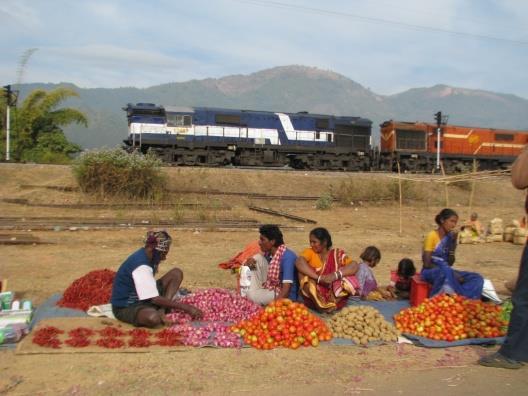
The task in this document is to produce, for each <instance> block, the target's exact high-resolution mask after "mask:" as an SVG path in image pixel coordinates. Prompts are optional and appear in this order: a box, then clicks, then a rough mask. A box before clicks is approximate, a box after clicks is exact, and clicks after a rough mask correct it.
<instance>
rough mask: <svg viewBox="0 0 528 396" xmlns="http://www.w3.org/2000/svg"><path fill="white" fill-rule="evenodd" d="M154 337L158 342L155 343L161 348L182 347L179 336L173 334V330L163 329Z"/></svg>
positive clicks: (175, 333)
mask: <svg viewBox="0 0 528 396" xmlns="http://www.w3.org/2000/svg"><path fill="white" fill-rule="evenodd" d="M156 337H157V338H158V342H157V344H158V345H162V346H176V345H182V342H181V336H180V334H179V333H177V332H175V331H174V330H170V329H163V330H161V331H159V332H157V333H156Z"/></svg>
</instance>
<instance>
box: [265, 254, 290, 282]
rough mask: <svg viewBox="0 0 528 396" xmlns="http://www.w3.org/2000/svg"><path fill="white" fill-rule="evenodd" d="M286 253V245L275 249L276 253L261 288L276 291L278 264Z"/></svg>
mask: <svg viewBox="0 0 528 396" xmlns="http://www.w3.org/2000/svg"><path fill="white" fill-rule="evenodd" d="M285 251H286V245H280V246H279V247H278V248H277V251H276V252H275V254H274V255H273V258H272V259H271V262H270V265H269V267H268V278H267V279H266V282H264V285H263V287H264V288H266V289H269V290H275V291H278V289H279V288H280V281H279V274H280V262H281V260H282V255H283V254H284V252H285Z"/></svg>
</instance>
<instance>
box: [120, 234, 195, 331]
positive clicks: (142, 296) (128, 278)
mask: <svg viewBox="0 0 528 396" xmlns="http://www.w3.org/2000/svg"><path fill="white" fill-rule="evenodd" d="M171 242H172V239H171V237H170V235H169V234H168V233H167V232H165V231H157V232H152V231H149V232H148V233H147V238H146V241H145V247H143V248H140V249H139V250H137V251H136V252H134V253H132V255H130V256H129V257H128V258H127V259H126V260H125V262H124V263H123V264H121V266H120V267H119V270H118V271H117V274H116V276H115V278H114V283H113V285H112V298H111V303H112V311H113V313H114V315H115V317H116V318H117V319H119V320H121V321H122V322H126V323H131V324H133V325H134V326H136V327H156V326H159V325H161V324H165V323H166V319H165V311H166V310H171V309H175V310H178V311H183V312H186V313H188V314H189V315H191V317H192V318H193V319H197V318H200V317H201V316H202V312H201V311H200V310H199V309H198V308H195V307H193V306H191V305H188V304H183V303H180V302H178V301H177V300H176V299H175V297H176V292H177V291H178V289H179V287H180V285H181V282H182V280H183V273H182V271H181V270H180V269H179V268H173V269H171V270H170V271H169V272H167V273H166V274H165V275H163V276H162V277H161V278H160V279H158V280H157V281H156V279H155V278H154V276H155V275H156V273H157V272H158V266H159V264H160V262H161V261H163V260H165V259H166V258H167V254H168V253H169V250H170V244H171Z"/></svg>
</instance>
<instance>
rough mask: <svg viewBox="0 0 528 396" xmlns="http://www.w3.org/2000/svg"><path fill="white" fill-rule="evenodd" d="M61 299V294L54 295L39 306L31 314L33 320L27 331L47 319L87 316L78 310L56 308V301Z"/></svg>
mask: <svg viewBox="0 0 528 396" xmlns="http://www.w3.org/2000/svg"><path fill="white" fill-rule="evenodd" d="M61 297H62V294H59V293H57V294H54V295H52V296H51V297H50V298H48V299H47V300H46V301H44V303H42V304H41V305H39V306H38V307H37V309H36V310H35V312H34V313H33V319H32V320H31V323H30V324H29V330H33V328H34V327H35V326H36V325H37V323H38V322H40V321H41V320H42V319H47V318H61V317H86V316H88V315H87V314H86V312H84V311H81V310H80V309H71V308H62V307H58V306H57V301H59V300H60V299H61Z"/></svg>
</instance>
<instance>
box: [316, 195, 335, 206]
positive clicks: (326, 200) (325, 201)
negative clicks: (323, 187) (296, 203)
mask: <svg viewBox="0 0 528 396" xmlns="http://www.w3.org/2000/svg"><path fill="white" fill-rule="evenodd" d="M333 201H334V198H333V197H332V195H331V194H330V193H324V194H323V195H321V196H320V197H319V199H318V200H317V201H316V202H315V208H316V209H319V210H327V209H330V208H331V207H332V202H333Z"/></svg>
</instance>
